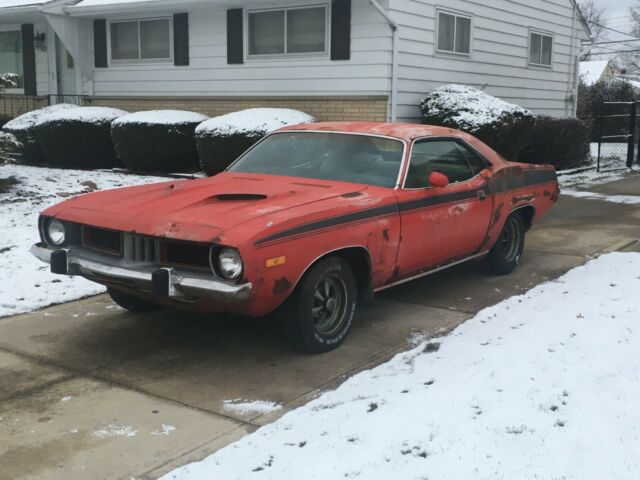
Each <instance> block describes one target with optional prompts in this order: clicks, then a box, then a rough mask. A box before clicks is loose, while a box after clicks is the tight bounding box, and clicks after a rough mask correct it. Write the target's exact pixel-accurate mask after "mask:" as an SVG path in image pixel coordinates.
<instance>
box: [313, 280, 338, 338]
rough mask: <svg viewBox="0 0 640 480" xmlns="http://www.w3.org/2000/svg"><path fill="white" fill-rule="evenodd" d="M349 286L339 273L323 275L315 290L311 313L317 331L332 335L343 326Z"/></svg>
mask: <svg viewBox="0 0 640 480" xmlns="http://www.w3.org/2000/svg"><path fill="white" fill-rule="evenodd" d="M346 310H347V286H346V284H345V283H344V281H343V280H342V278H340V277H339V276H338V275H335V274H328V275H326V276H323V277H321V278H320V279H319V280H318V282H317V283H316V285H315V290H314V292H313V306H312V308H311V314H312V316H313V323H314V324H315V328H316V331H317V332H318V333H320V334H322V335H332V334H333V333H335V332H336V331H337V330H339V329H340V328H341V326H342V323H343V322H344V320H345V318H346Z"/></svg>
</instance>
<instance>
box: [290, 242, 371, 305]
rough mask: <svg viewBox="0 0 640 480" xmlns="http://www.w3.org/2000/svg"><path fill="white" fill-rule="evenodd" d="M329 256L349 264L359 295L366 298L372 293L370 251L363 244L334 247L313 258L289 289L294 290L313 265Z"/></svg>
mask: <svg viewBox="0 0 640 480" xmlns="http://www.w3.org/2000/svg"><path fill="white" fill-rule="evenodd" d="M329 257H340V258H342V259H343V260H344V261H345V262H347V263H348V264H349V266H350V267H351V269H352V270H353V274H354V276H355V277H356V281H357V282H358V291H359V293H360V295H361V296H364V297H365V298H368V297H369V296H372V295H373V288H372V284H371V252H369V249H368V248H367V247H365V246H363V245H351V246H348V247H340V248H336V249H334V250H330V251H328V252H325V253H323V254H322V255H320V256H319V257H317V258H315V259H314V260H313V261H312V262H310V263H309V265H307V267H306V268H305V269H304V271H303V272H302V273H301V274H300V276H299V277H298V279H297V281H296V282H295V283H294V284H293V286H292V288H291V291H294V290H295V289H296V288H297V287H298V285H299V284H300V282H301V281H302V279H303V278H304V277H305V275H306V274H307V273H308V272H309V270H310V269H311V268H312V267H313V266H314V265H317V264H318V263H319V262H321V261H323V260H325V259H327V258H329Z"/></svg>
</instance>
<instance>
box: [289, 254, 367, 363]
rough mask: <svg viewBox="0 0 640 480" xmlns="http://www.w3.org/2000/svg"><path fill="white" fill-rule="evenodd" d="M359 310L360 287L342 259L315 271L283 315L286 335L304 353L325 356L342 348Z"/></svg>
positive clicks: (322, 264) (328, 261) (331, 260)
mask: <svg viewBox="0 0 640 480" xmlns="http://www.w3.org/2000/svg"><path fill="white" fill-rule="evenodd" d="M357 307H358V285H357V282H356V279H355V276H354V274H353V271H352V269H351V267H350V266H349V264H348V263H347V262H345V261H344V260H343V259H341V258H339V257H331V258H327V259H326V260H323V261H321V262H319V263H318V264H316V265H314V266H313V267H311V269H310V270H309V271H308V272H307V273H306V274H305V276H304V277H303V279H302V280H301V281H300V284H298V286H297V287H296V290H295V291H294V292H293V294H292V295H291V297H290V298H289V299H288V300H287V301H286V303H285V304H284V305H283V307H282V308H281V310H280V312H279V316H280V321H281V323H282V326H283V328H284V331H285V334H286V335H287V337H289V339H290V340H291V341H292V342H293V343H294V344H295V345H296V346H297V347H298V348H300V349H302V350H304V351H305V352H308V353H322V352H328V351H329V350H333V349H334V348H336V347H337V346H338V345H340V344H341V343H342V342H343V341H344V339H345V337H346V336H347V333H348V332H349V329H350V328H351V324H352V323H353V319H354V317H355V314H356V309H357Z"/></svg>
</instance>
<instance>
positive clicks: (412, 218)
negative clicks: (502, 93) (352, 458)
mask: <svg viewBox="0 0 640 480" xmlns="http://www.w3.org/2000/svg"><path fill="white" fill-rule="evenodd" d="M291 130H313V131H338V132H352V133H362V134H374V135H385V136H390V137H395V138H398V139H401V140H403V141H404V142H406V144H407V147H408V148H407V150H406V151H407V156H408V152H409V151H410V148H409V147H410V146H411V143H412V142H413V141H414V140H415V139H418V138H423V137H429V136H438V137H454V138H460V139H463V140H464V141H465V142H467V143H468V144H470V145H471V146H472V147H473V148H474V149H476V151H478V152H479V153H480V154H481V155H482V156H484V157H485V158H486V160H488V161H489V162H490V164H491V167H489V168H487V169H485V170H484V171H483V172H481V174H479V175H477V176H475V177H474V178H472V179H470V180H468V181H466V182H460V183H453V184H450V185H449V186H447V187H445V188H438V189H436V188H425V189H413V190H405V189H403V188H395V189H394V188H383V187H375V186H367V185H362V184H354V183H346V182H338V181H325V180H309V179H304V178H294V177H282V176H274V175H262V174H248V173H242V174H237V173H233V172H224V173H221V174H218V175H216V176H215V177H212V178H205V179H197V180H174V181H170V182H164V183H159V184H154V185H143V186H138V187H129V188H121V189H114V190H106V191H99V192H95V193H90V194H87V195H83V196H81V197H76V198H74V199H71V200H68V201H65V202H62V203H60V204H58V205H55V206H53V207H51V208H49V209H47V210H45V211H44V212H43V215H45V216H51V217H57V218H60V219H61V220H66V221H70V222H77V223H80V224H85V225H92V226H96V227H103V228H108V229H112V230H119V231H123V232H134V231H135V232H137V233H139V234H142V235H148V236H152V237H160V238H171V239H178V240H184V241H191V242H198V243H209V244H212V243H215V244H219V245H222V246H231V247H235V248H237V249H238V250H239V251H240V253H241V255H242V258H243V261H244V265H245V273H244V278H243V279H242V281H243V282H251V283H252V284H253V292H252V296H251V299H250V300H248V301H247V302H244V303H241V304H221V303H219V302H212V301H204V300H203V301H200V302H195V303H192V304H179V305H180V306H181V307H182V308H190V309H196V310H200V311H235V312H240V313H244V314H248V315H252V316H263V315H265V314H267V313H269V312H270V311H272V310H273V309H275V308H276V307H278V306H279V305H280V304H281V303H282V302H283V301H284V300H285V299H286V298H287V297H288V296H289V295H290V294H291V292H292V291H293V289H294V288H295V286H296V284H297V283H298V281H299V280H300V278H301V277H302V275H303V274H304V272H305V271H306V270H307V269H308V268H309V267H310V266H311V265H312V264H313V263H314V262H315V261H316V260H317V259H318V258H320V257H322V256H323V255H326V254H329V253H330V252H335V251H338V250H340V249H345V248H353V247H359V248H361V249H365V250H366V251H368V254H369V256H370V264H371V272H370V273H371V284H372V286H373V288H374V289H375V288H381V287H384V286H385V285H387V284H390V283H392V282H396V281H398V280H401V279H402V278H405V277H410V276H413V275H415V274H417V273H420V272H423V271H426V270H429V269H431V268H433V267H435V266H438V265H442V264H444V263H447V262H449V261H452V260H457V259H461V258H464V257H468V256H471V255H474V254H479V253H483V252H486V251H488V250H489V249H490V248H491V246H492V245H493V243H494V242H495V241H496V239H497V238H498V236H499V234H500V231H501V230H502V227H503V225H504V222H505V220H506V218H507V217H508V215H509V214H510V213H511V212H512V211H513V209H515V208H520V207H522V206H531V207H533V208H534V209H535V215H534V217H533V221H536V220H537V219H538V218H540V216H541V215H543V214H544V213H546V211H547V210H548V209H549V208H550V207H551V206H552V205H553V203H554V202H555V201H556V199H557V195H558V191H559V189H558V186H557V182H556V180H555V179H553V178H549V179H548V180H547V181H543V182H538V183H536V184H530V185H527V184H526V177H527V175H528V174H529V175H534V176H535V175H536V174H537V173H540V172H543V173H544V172H549V171H550V170H553V167H550V166H544V165H525V164H516V163H511V162H507V161H506V160H504V159H503V158H502V157H500V156H499V155H498V154H496V153H495V152H494V151H493V150H492V149H490V148H489V147H488V146H486V145H485V144H484V143H482V142H481V141H479V140H477V139H476V138H474V137H472V136H470V135H468V134H465V133H463V132H460V131H457V130H452V129H448V128H442V127H433V126H427V125H413V124H390V123H367V122H350V123H317V124H311V125H297V126H291V127H285V128H284V129H282V130H281V131H291ZM404 160H405V161H404V163H403V168H402V172H401V176H400V180H401V181H400V185H402V184H403V179H404V176H405V175H406V170H407V164H408V158H405V159H404ZM536 172H537V173H536ZM471 190H473V191H477V192H478V195H477V196H472V197H470V198H466V199H464V200H459V201H451V202H448V203H437V199H438V198H439V197H441V196H443V195H451V194H460V193H461V194H464V193H465V192H467V191H471ZM483 192H486V194H483ZM230 194H236V195H238V194H242V195H244V196H246V198H244V197H238V198H239V199H237V200H234V201H228V200H224V199H225V198H226V197H225V195H230ZM422 201H427V202H433V203H432V204H430V205H427V206H425V207H424V208H413V209H407V210H403V209H402V206H403V205H407V204H410V203H412V202H414V203H415V202H422ZM377 207H382V208H383V211H386V212H387V213H385V214H381V215H376V216H371V217H368V218H364V219H362V218H360V219H355V220H354V221H350V222H348V223H343V224H337V225H329V226H325V227H320V228H316V229H313V230H311V231H308V232H302V233H295V232H296V231H295V230H292V229H296V228H298V227H300V226H305V225H310V224H314V222H319V221H324V220H327V219H335V218H342V216H345V215H350V214H353V213H357V212H362V211H369V210H371V209H374V208H377ZM394 209H395V210H394ZM288 230H292V232H294V233H292V234H291V235H287V236H286V237H284V238H279V239H276V240H273V241H263V240H264V239H265V238H269V237H270V236H272V235H274V234H278V233H281V232H286V231H288ZM281 256H285V257H286V263H285V264H283V265H279V266H276V267H272V268H266V267H265V262H266V260H267V259H270V258H276V257H281ZM140 296H145V295H143V294H140ZM147 297H148V295H147ZM153 300H154V301H159V302H162V301H163V300H160V299H157V298H154V299H153ZM164 302H165V303H171V304H173V305H176V304H175V303H173V302H172V301H168V300H165V301H164Z"/></svg>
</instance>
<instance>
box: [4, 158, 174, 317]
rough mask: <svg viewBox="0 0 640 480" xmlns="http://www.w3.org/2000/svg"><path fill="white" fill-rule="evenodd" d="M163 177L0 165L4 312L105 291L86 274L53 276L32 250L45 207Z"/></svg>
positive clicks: (24, 309) (37, 306)
mask: <svg viewBox="0 0 640 480" xmlns="http://www.w3.org/2000/svg"><path fill="white" fill-rule="evenodd" d="M3 179H5V180H3ZM6 179H9V180H8V181H7V180H6ZM163 180H166V178H158V177H143V176H139V175H128V174H123V173H111V172H96V171H83V170H62V169H51V168H38V167H27V166H17V165H5V166H0V211H1V212H2V214H0V285H1V286H2V287H0V317H3V316H7V315H15V314H16V313H22V312H27V311H30V310H34V309H36V308H41V307H45V306H47V305H52V304H55V303H62V302H68V301H70V300H75V299H78V298H82V297H85V296H88V295H93V294H96V293H100V292H103V291H104V288H103V287H102V286H100V285H98V284H95V283H93V282H89V281H88V280H85V279H83V278H80V277H74V278H71V277H65V276H60V275H53V274H52V273H50V272H49V267H48V265H46V264H44V263H42V262H40V261H39V260H37V259H36V258H35V257H33V256H32V255H31V254H30V253H29V248H31V245H33V244H34V243H36V242H37V241H39V237H38V214H39V213H40V212H41V211H42V210H44V209H45V208H47V207H49V206H50V205H53V204H55V203H58V202H61V201H63V200H65V199H66V198H71V197H73V196H75V195H81V194H84V193H87V192H90V191H92V190H94V189H106V188H114V187H122V186H129V185H138V184H142V183H151V182H158V181H163ZM14 182H17V183H14Z"/></svg>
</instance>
